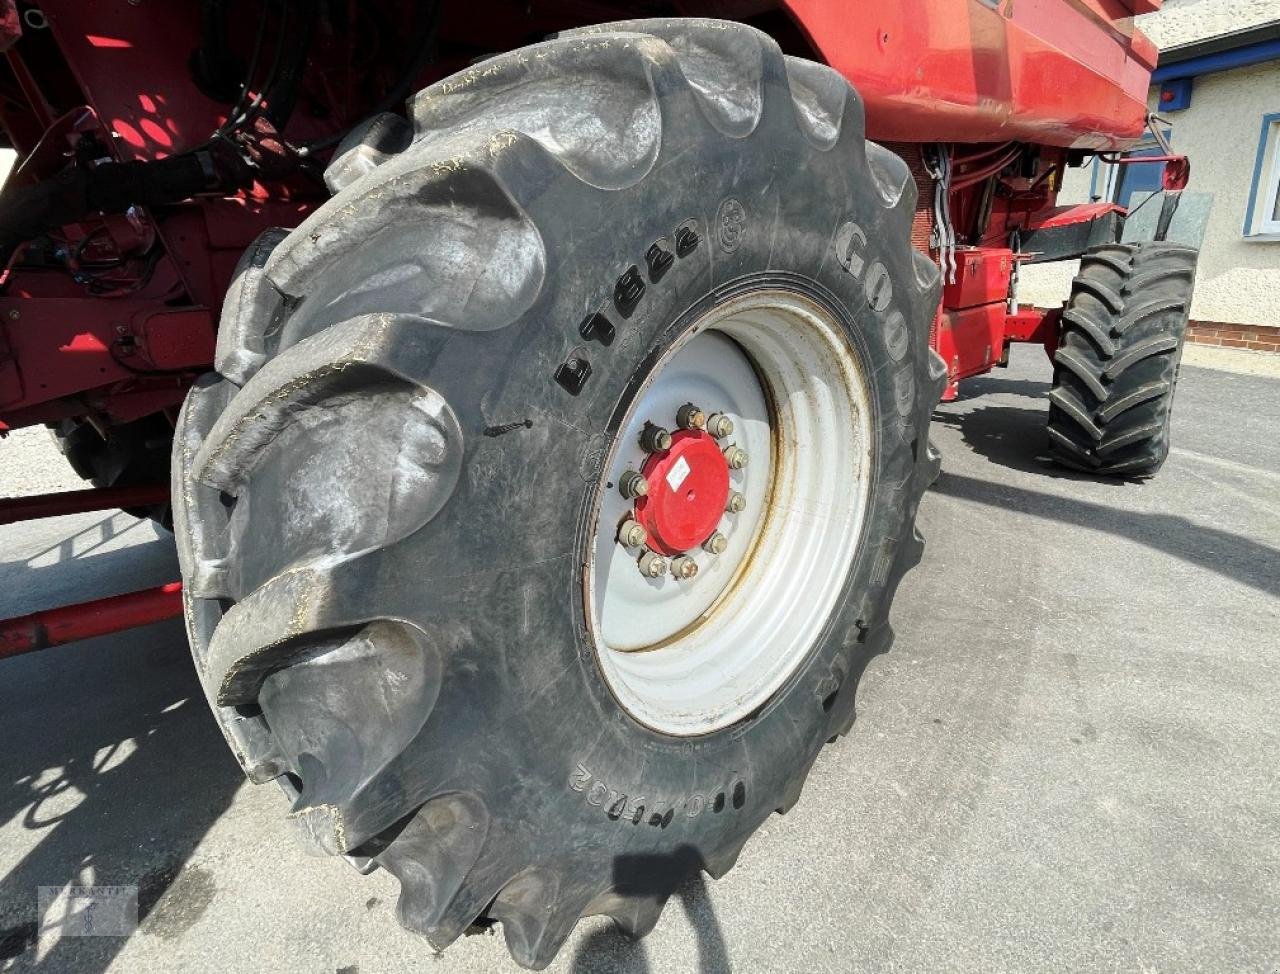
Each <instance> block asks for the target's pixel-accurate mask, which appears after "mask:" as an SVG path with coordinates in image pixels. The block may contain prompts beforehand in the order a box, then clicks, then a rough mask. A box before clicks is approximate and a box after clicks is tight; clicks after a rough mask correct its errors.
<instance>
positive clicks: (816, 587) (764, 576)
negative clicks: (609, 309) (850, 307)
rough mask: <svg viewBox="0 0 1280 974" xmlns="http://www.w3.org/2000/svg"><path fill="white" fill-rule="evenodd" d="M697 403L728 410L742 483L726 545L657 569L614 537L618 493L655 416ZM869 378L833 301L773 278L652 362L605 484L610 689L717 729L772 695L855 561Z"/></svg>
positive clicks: (737, 481) (643, 707)
mask: <svg viewBox="0 0 1280 974" xmlns="http://www.w3.org/2000/svg"><path fill="white" fill-rule="evenodd" d="M685 402H693V403H695V404H697V405H699V406H700V407H701V408H702V409H704V410H705V411H706V412H708V413H711V412H715V411H727V412H728V413H729V414H730V416H731V418H732V419H733V422H734V427H735V429H734V434H733V435H732V436H731V437H729V438H727V439H726V440H724V441H723V442H725V443H737V444H738V445H741V446H743V447H744V448H745V449H746V450H747V453H748V455H749V457H750V461H749V463H748V466H747V467H746V469H745V470H741V471H731V475H730V489H731V490H734V491H739V492H741V493H742V494H744V495H745V496H746V498H747V506H746V509H745V510H744V511H743V512H742V513H740V514H729V513H726V515H725V516H724V518H722V520H721V527H720V530H721V531H722V532H723V533H724V534H725V535H726V536H727V538H728V541H729V544H728V547H727V549H726V550H725V551H724V552H723V553H722V554H720V555H712V554H710V553H708V552H705V551H703V550H702V549H701V548H699V549H697V550H693V551H689V552H688V554H689V556H690V557H693V558H694V559H695V561H696V562H697V563H698V567H699V572H698V574H697V576H696V577H695V578H694V579H692V580H677V579H676V578H675V577H673V576H672V575H671V574H670V573H669V572H668V573H667V574H665V575H664V576H663V577H661V578H659V579H649V578H645V577H644V576H643V575H642V574H641V572H640V570H639V568H638V565H637V550H636V549H629V548H626V547H625V546H623V545H622V544H621V543H620V542H619V540H618V528H619V525H620V524H621V523H622V522H623V521H624V520H625V519H626V517H627V512H628V511H629V509H630V506H631V502H630V501H628V500H626V499H625V498H623V497H622V495H621V493H620V492H619V490H618V484H619V482H620V478H621V477H622V475H623V474H624V473H625V472H626V471H627V470H634V469H637V468H638V466H639V465H640V464H641V463H643V461H644V458H645V454H644V453H643V451H641V450H640V447H639V443H638V438H639V432H640V430H641V429H642V428H643V427H644V424H645V423H646V422H653V423H656V424H659V425H663V426H665V427H667V428H669V429H670V428H674V426H675V410H676V409H677V408H678V407H679V406H680V405H682V404H684V403H685ZM872 419H873V407H872V398H871V390H870V384H869V382H868V380H867V377H866V374H865V372H864V370H863V367H862V364H861V361H860V358H859V357H858V355H857V354H856V353H855V352H854V350H853V348H852V346H851V345H850V343H849V341H848V340H847V338H846V337H845V336H844V334H843V332H842V331H841V329H840V327H839V325H838V324H837V322H836V320H835V319H834V317H833V316H832V315H831V313H830V312H829V311H828V310H827V309H825V308H823V307H821V306H820V305H818V304H816V303H815V302H813V301H811V300H809V299H807V298H805V297H803V296H801V295H799V294H796V293H793V292H790V291H785V290H775V289H761V290H758V291H754V292H751V293H748V294H745V295H743V296H741V297H739V298H736V299H734V300H732V301H729V302H726V303H725V304H723V305H721V306H719V307H717V308H714V309H712V310H711V311H709V312H707V313H706V314H704V315H703V316H702V317H700V318H699V319H697V320H696V321H695V322H694V323H693V324H692V325H691V326H690V327H689V329H688V330H687V331H686V332H685V333H684V334H683V335H682V336H681V338H680V339H679V340H678V341H677V342H676V343H675V344H674V345H673V347H672V348H671V349H670V350H668V352H667V353H666V354H665V355H664V356H663V358H662V359H661V360H660V361H659V362H658V364H657V365H656V367H655V368H654V370H653V372H652V373H651V374H650V376H649V378H648V380H647V382H646V383H645V385H644V387H642V388H641V390H640V391H639V393H638V394H637V396H636V399H635V401H634V403H633V404H632V407H631V409H630V411H629V412H628V415H627V417H626V419H625V420H624V422H623V424H622V426H621V429H620V433H619V435H618V437H617V439H616V440H615V442H614V447H613V450H612V452H611V454H610V456H609V459H608V461H607V465H606V471H607V473H606V476H605V478H604V481H603V482H602V484H601V489H600V491H599V493H598V495H597V499H596V508H595V536H594V543H593V545H592V549H591V552H590V556H589V558H588V564H587V569H586V572H585V588H586V592H585V597H586V606H587V609H588V613H587V614H588V617H589V619H590V625H591V633H592V637H593V639H594V642H595V649H596V658H597V661H598V663H599V666H600V670H601V673H602V674H603V676H604V679H605V682H606V683H607V684H608V686H609V689H610V691H611V692H612V693H613V695H614V696H615V698H616V699H617V700H618V702H619V703H620V704H621V705H622V707H623V708H624V709H626V710H627V711H628V712H629V713H630V714H631V715H632V716H633V717H634V718H635V719H636V720H638V721H639V722H640V723H642V724H644V725H646V726H648V727H650V728H652V729H653V730H656V731H659V732H661V733H665V734H669V735H673V736H681V737H688V736H695V735H700V734H707V733H710V732H712V731H715V730H718V729H720V728H722V727H726V726H729V725H730V724H733V723H736V722H737V721H739V720H741V719H743V718H744V717H746V716H748V715H750V714H751V713H753V712H755V711H756V710H757V709H759V708H760V707H761V706H763V705H764V704H765V703H766V702H767V701H768V700H769V698H770V697H772V696H773V694H774V693H776V692H777V690H778V689H779V688H780V687H781V686H782V685H783V684H784V683H785V682H786V681H787V679H788V678H789V677H791V676H792V675H793V674H794V673H795V672H796V670H797V669H798V668H799V667H800V665H801V664H802V663H803V662H804V660H805V659H806V658H807V657H808V655H809V652H810V651H811V650H812V649H813V647H814V645H815V644H816V642H817V640H818V638H819V637H820V635H821V634H822V630H823V628H824V627H825V626H826V623H827V620H828V618H829V617H830V615H831V612H832V611H833V610H834V609H835V606H836V601H837V599H838V598H839V596H840V593H841V591H842V590H843V588H844V584H845V580H846V578H847V577H848V574H849V571H850V569H851V567H852V565H853V563H854V560H855V556H856V554H857V547H858V542H859V538H860V536H861V531H862V522H863V519H864V517H865V514H866V509H867V503H868V500H869V496H870V484H871V471H872V461H873V454H874V445H875V444H874V437H873V433H872V429H873V427H872Z"/></svg>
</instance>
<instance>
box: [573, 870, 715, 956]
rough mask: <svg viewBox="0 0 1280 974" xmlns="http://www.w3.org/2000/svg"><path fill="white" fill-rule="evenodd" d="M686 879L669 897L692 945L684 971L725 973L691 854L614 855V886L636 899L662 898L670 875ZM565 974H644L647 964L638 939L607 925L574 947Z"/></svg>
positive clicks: (704, 883) (711, 910) (711, 915)
mask: <svg viewBox="0 0 1280 974" xmlns="http://www.w3.org/2000/svg"><path fill="white" fill-rule="evenodd" d="M679 875H685V876H686V879H685V880H684V881H683V882H682V883H681V884H680V885H679V886H678V887H676V890H675V892H674V893H673V894H672V895H671V898H672V899H673V900H678V901H679V902H680V905H681V906H682V907H683V908H684V912H685V916H686V917H688V920H689V924H690V926H691V927H692V928H693V932H694V936H695V938H696V940H697V944H698V956H697V961H696V963H691V964H689V965H688V966H687V969H689V970H695V971H698V972H699V974H721V972H724V971H728V970H729V969H730V967H729V951H728V948H727V947H726V945H725V940H724V932H723V931H722V930H721V929H720V921H719V920H718V919H717V918H716V913H715V908H714V906H713V905H712V903H711V897H710V896H709V895H708V893H707V878H706V876H705V875H704V874H703V872H702V861H701V859H700V857H699V856H698V854H697V852H696V851H695V850H694V849H692V848H691V847H688V846H685V847H681V848H679V849H676V850H675V852H673V853H672V854H671V855H665V856H619V857H618V859H617V860H615V862H614V887H615V889H617V890H618V891H619V892H624V893H627V894H631V895H636V896H642V897H643V896H657V895H662V894H663V893H664V892H665V891H667V890H669V889H670V888H671V879H672V877H673V876H679ZM569 970H570V972H571V974H606V972H608V974H647V972H649V971H652V970H653V967H652V966H651V965H650V963H649V958H648V954H647V953H646V952H645V948H644V941H643V940H639V941H637V940H632V939H630V938H629V937H627V936H625V935H624V934H623V933H621V932H620V931H619V930H618V928H617V927H616V926H614V925H612V924H610V925H609V926H607V927H602V928H601V929H599V930H597V931H595V932H594V933H592V934H591V935H590V936H588V937H585V938H584V939H583V940H582V942H581V943H579V944H578V948H577V950H576V951H575V952H574V956H573V962H572V964H571V965H570V967H569Z"/></svg>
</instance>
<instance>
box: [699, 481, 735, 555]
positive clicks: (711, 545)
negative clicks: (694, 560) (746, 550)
mask: <svg viewBox="0 0 1280 974" xmlns="http://www.w3.org/2000/svg"><path fill="white" fill-rule="evenodd" d="M737 496H738V497H741V496H742V495H741V494H738V495H737ZM727 547H729V539H728V538H726V537H725V536H724V535H723V534H721V533H720V532H719V531H716V532H714V533H712V535H711V537H709V538H707V540H706V541H704V542H702V550H703V551H707V552H710V553H711V554H713V555H723V554H724V549H725V548H727Z"/></svg>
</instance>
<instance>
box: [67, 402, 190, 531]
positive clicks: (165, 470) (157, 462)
mask: <svg viewBox="0 0 1280 974" xmlns="http://www.w3.org/2000/svg"><path fill="white" fill-rule="evenodd" d="M53 435H54V438H55V440H56V441H57V444H58V449H59V450H61V451H62V454H63V456H65V457H66V458H67V462H68V463H70V464H71V467H72V469H73V470H75V472H76V473H77V474H78V475H79V476H80V477H82V478H83V479H85V480H87V481H89V482H90V483H92V484H93V485H94V486H95V487H143V486H150V485H153V484H163V483H165V482H166V480H167V479H168V477H169V457H170V454H171V453H172V452H173V426H172V425H171V424H170V422H169V420H168V419H166V418H165V417H164V416H163V415H161V414H159V413H157V414H154V415H151V416H144V417H143V418H142V419H137V420H134V421H133V422H131V423H121V424H120V425H118V426H110V427H107V430H106V434H105V435H103V433H100V432H99V431H98V428H97V427H95V426H93V425H92V424H90V423H86V422H83V421H81V420H76V419H66V420H63V421H62V422H61V423H59V424H58V425H57V426H55V427H53ZM128 513H130V514H132V515H133V516H134V517H140V518H151V519H152V520H154V521H157V522H159V523H160V524H162V525H163V526H165V527H169V526H170V523H171V513H170V507H169V505H168V504H167V503H166V504H155V505H152V506H151V507H136V508H130V509H129V510H128Z"/></svg>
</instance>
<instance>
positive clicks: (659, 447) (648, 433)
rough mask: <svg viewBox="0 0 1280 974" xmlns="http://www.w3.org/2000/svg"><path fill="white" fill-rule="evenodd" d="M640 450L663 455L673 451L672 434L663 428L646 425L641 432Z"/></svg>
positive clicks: (650, 424)
mask: <svg viewBox="0 0 1280 974" xmlns="http://www.w3.org/2000/svg"><path fill="white" fill-rule="evenodd" d="M640 449H642V450H644V452H645V453H661V452H663V451H664V450H670V449H671V434H670V433H668V432H667V431H666V430H664V429H663V428H662V427H661V426H654V425H653V424H652V423H645V424H644V429H642V430H641V431H640Z"/></svg>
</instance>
